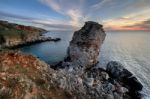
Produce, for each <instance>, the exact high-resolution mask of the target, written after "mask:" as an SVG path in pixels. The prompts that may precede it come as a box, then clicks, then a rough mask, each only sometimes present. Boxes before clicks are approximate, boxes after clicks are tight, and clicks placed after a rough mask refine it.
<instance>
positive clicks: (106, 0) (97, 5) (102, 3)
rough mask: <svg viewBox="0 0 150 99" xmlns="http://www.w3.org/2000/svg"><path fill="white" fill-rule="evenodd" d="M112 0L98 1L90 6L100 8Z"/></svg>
mask: <svg viewBox="0 0 150 99" xmlns="http://www.w3.org/2000/svg"><path fill="white" fill-rule="evenodd" d="M111 1H112V0H102V1H100V2H99V3H96V4H94V5H92V6H91V8H92V9H95V10H97V9H100V8H102V7H103V6H105V5H107V4H108V3H110V2H111Z"/></svg>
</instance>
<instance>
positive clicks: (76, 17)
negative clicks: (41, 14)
mask: <svg viewBox="0 0 150 99" xmlns="http://www.w3.org/2000/svg"><path fill="white" fill-rule="evenodd" d="M83 1H84V0H74V1H70V0H40V2H42V3H43V4H45V5H47V6H48V7H50V8H51V9H53V10H54V11H56V12H57V13H60V14H62V15H65V16H66V17H69V18H70V20H69V22H68V24H70V25H73V26H79V25H80V24H81V20H82V18H83V13H82V6H83Z"/></svg>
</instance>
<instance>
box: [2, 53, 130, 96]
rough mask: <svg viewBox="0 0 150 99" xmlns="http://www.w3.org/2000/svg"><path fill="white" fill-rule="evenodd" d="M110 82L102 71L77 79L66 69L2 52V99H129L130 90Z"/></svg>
mask: <svg viewBox="0 0 150 99" xmlns="http://www.w3.org/2000/svg"><path fill="white" fill-rule="evenodd" d="M108 79H109V76H108V74H107V73H106V72H105V71H103V70H101V69H92V70H89V71H86V72H85V73H84V74H82V75H74V74H73V73H72V72H68V71H66V70H64V69H63V70H59V71H55V70H53V69H51V68H49V65H47V64H46V63H44V62H42V61H40V60H39V59H37V58H35V57H33V56H31V55H27V54H23V53H21V52H14V51H13V52H12V51H9V52H0V99H114V98H115V97H124V98H125V97H128V95H126V94H125V93H126V91H127V90H126V88H124V87H122V86H121V85H119V84H118V85H113V84H111V83H110V82H109V81H108ZM109 97H112V98H109ZM115 99H117V98H115ZM120 99H121V98H120Z"/></svg>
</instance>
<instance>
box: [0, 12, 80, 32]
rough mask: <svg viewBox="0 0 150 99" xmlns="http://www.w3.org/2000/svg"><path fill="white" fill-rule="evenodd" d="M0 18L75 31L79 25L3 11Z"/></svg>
mask: <svg viewBox="0 0 150 99" xmlns="http://www.w3.org/2000/svg"><path fill="white" fill-rule="evenodd" d="M38 15H40V14H38ZM41 16H44V15H41ZM0 19H2V20H7V21H11V22H15V23H21V24H23V25H27V24H28V25H31V26H36V27H42V28H45V29H47V30H51V31H53V30H55V31H56V30H60V31H73V30H76V29H78V27H75V26H72V25H70V24H65V22H63V21H59V20H56V19H38V18H32V17H24V16H19V15H14V14H10V13H5V12H1V11H0ZM26 23H27V24H26Z"/></svg>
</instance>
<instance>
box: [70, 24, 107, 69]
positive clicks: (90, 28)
mask: <svg viewBox="0 0 150 99" xmlns="http://www.w3.org/2000/svg"><path fill="white" fill-rule="evenodd" d="M105 35H106V34H105V32H104V30H103V27H102V25H100V24H98V23H96V22H91V21H89V22H86V23H85V25H84V26H83V27H82V28H81V29H80V30H79V31H76V32H75V33H74V35H73V38H72V41H71V42H70V45H69V47H68V58H69V59H70V60H69V61H70V62H71V64H73V65H76V66H81V67H84V68H85V69H87V68H91V67H92V66H93V65H95V64H96V63H97V62H98V61H97V57H98V55H99V52H100V47H101V45H102V43H103V41H104V39H105Z"/></svg>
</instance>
